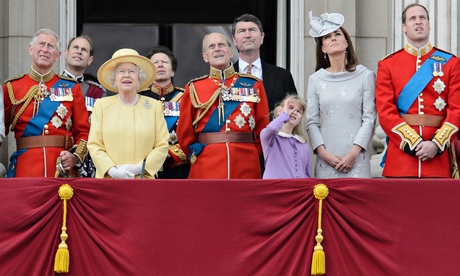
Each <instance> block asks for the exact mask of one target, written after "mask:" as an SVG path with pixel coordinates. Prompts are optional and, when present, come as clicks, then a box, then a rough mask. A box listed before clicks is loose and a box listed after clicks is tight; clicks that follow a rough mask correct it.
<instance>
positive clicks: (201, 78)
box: [187, 75, 209, 84]
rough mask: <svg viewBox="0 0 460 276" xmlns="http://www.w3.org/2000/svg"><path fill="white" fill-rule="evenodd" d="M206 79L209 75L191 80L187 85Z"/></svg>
mask: <svg viewBox="0 0 460 276" xmlns="http://www.w3.org/2000/svg"><path fill="white" fill-rule="evenodd" d="M207 77H209V75H204V76H201V77H198V78H196V79H193V80H191V81H189V82H188V83H187V84H190V83H192V82H195V81H198V80H203V79H205V78H207Z"/></svg>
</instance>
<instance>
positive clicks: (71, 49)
mask: <svg viewBox="0 0 460 276" xmlns="http://www.w3.org/2000/svg"><path fill="white" fill-rule="evenodd" d="M93 53H94V48H93V42H92V40H91V38H90V37H88V36H86V35H81V36H78V37H74V38H72V39H70V41H69V44H68V45H67V49H66V50H65V52H64V57H65V60H66V67H65V70H64V72H63V73H62V75H63V76H67V77H69V78H72V79H74V80H76V81H77V82H78V83H79V84H80V87H81V90H82V92H83V95H84V96H85V104H86V109H87V110H88V113H89V116H90V117H89V120H90V124H91V113H92V111H93V107H94V102H95V101H96V100H97V99H99V98H102V97H104V96H105V88H104V87H103V86H102V85H100V84H99V83H98V82H97V78H96V77H94V76H92V75H90V74H85V70H86V67H88V66H89V65H90V64H91V62H93V60H94V56H93ZM79 172H80V176H82V177H94V176H95V175H96V168H95V166H94V164H93V162H92V160H91V156H90V155H89V154H88V155H87V156H86V158H85V160H84V162H83V163H82V164H81V166H80V168H79Z"/></svg>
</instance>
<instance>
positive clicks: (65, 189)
mask: <svg viewBox="0 0 460 276" xmlns="http://www.w3.org/2000/svg"><path fill="white" fill-rule="evenodd" d="M58 194H59V196H60V197H61V199H62V200H63V203H64V212H63V218H62V229H61V230H62V232H61V243H60V244H59V247H58V250H57V252H56V258H55V259H54V271H55V272H57V273H67V272H69V263H70V254H69V249H68V246H67V244H66V243H65V241H66V240H67V238H68V237H69V236H68V235H67V227H66V224H67V200H69V199H71V198H72V196H73V189H72V187H71V186H70V185H69V184H64V185H61V187H59V191H58Z"/></svg>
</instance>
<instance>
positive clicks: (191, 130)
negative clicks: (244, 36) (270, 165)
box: [177, 33, 269, 179]
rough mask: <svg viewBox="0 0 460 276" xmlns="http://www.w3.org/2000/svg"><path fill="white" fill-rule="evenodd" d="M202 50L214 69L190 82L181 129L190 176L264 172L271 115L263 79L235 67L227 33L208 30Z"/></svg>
mask: <svg viewBox="0 0 460 276" xmlns="http://www.w3.org/2000/svg"><path fill="white" fill-rule="evenodd" d="M202 55H203V59H204V61H205V62H208V63H209V65H210V73H209V75H205V76H203V77H201V78H198V79H194V80H192V81H190V82H189V83H188V84H187V85H186V87H185V93H184V95H183V97H182V101H181V115H180V120H179V124H178V129H177V133H178V138H179V141H181V145H182V147H183V150H184V153H185V154H186V155H187V156H188V157H189V159H190V163H191V164H192V165H191V169H190V173H189V178H214V179H242V178H246V179H250V178H253V179H254V178H261V177H262V176H261V170H260V163H259V156H260V155H261V154H262V146H261V144H260V138H259V134H260V131H261V130H262V129H263V128H264V127H265V126H266V125H267V124H268V121H269V111H268V102H267V97H266V94H265V90H264V87H263V85H262V81H260V80H259V79H257V78H256V77H253V76H250V75H244V74H240V73H237V72H235V69H234V67H233V65H232V62H231V58H232V57H233V50H232V45H231V42H230V40H229V38H228V37H227V36H225V35H223V34H220V33H210V34H208V35H206V36H205V37H204V38H203V44H202Z"/></svg>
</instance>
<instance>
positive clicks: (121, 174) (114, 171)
mask: <svg viewBox="0 0 460 276" xmlns="http://www.w3.org/2000/svg"><path fill="white" fill-rule="evenodd" d="M107 173H108V174H109V175H110V176H111V177H112V178H120V179H134V174H133V173H131V172H129V171H127V170H125V169H122V168H117V167H111V168H110V169H109V171H108V172H107Z"/></svg>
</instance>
